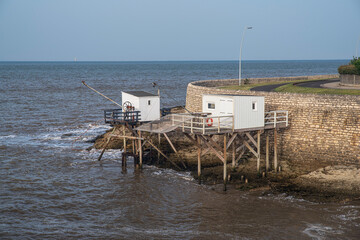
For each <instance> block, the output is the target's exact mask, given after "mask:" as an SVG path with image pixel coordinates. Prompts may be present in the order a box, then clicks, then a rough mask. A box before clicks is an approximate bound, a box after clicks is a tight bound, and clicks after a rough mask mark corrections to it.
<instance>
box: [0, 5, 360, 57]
mask: <svg viewBox="0 0 360 240" xmlns="http://www.w3.org/2000/svg"><path fill="white" fill-rule="evenodd" d="M245 26H253V29H252V30H248V31H247V32H246V35H245V40H244V46H243V59H244V60H298V59H301V60H302V59H304V60H306V59H350V58H352V56H354V55H355V52H356V45H357V41H358V39H359V37H360V0H316V1H315V0H301V1H300V0H296V1H295V0H271V1H270V0H252V1H249V0H247V1H242V0H217V1H215V0H58V1H56V0H0V61H72V60H73V59H74V57H77V59H78V60H79V61H149V60H150V61H151V60H236V59H238V58H239V49H240V41H241V35H242V32H243V29H244V27H245ZM359 51H360V50H359Z"/></svg>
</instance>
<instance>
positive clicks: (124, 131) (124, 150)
mask: <svg viewBox="0 0 360 240" xmlns="http://www.w3.org/2000/svg"><path fill="white" fill-rule="evenodd" d="M123 135H124V136H126V130H125V129H124V130H123ZM123 153H126V138H124V147H123Z"/></svg>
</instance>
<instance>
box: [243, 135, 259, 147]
mask: <svg viewBox="0 0 360 240" xmlns="http://www.w3.org/2000/svg"><path fill="white" fill-rule="evenodd" d="M245 134H246V136H247V137H248V138H249V140H250V141H251V142H252V144H254V146H257V142H256V141H255V139H254V138H253V137H252V136H251V135H250V133H248V132H247V133H245ZM257 136H259V135H257Z"/></svg>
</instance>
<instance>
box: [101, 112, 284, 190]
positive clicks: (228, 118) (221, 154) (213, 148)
mask: <svg viewBox="0 0 360 240" xmlns="http://www.w3.org/2000/svg"><path fill="white" fill-rule="evenodd" d="M104 116H105V122H106V123H110V124H111V125H114V126H117V125H123V126H125V128H126V129H128V130H129V131H128V132H130V135H128V134H126V133H125V131H124V132H123V133H122V134H113V133H112V134H111V135H110V137H114V138H122V139H123V140H124V151H123V158H122V163H123V164H122V165H123V167H124V166H125V167H126V156H134V164H135V165H136V166H137V167H139V168H141V167H142V163H143V161H142V160H143V152H144V151H143V148H144V146H145V145H148V146H149V147H151V148H153V149H155V150H156V151H157V152H158V154H159V155H161V156H163V157H164V158H165V159H166V160H167V161H169V162H170V163H171V164H172V165H173V166H174V167H175V168H177V169H178V170H185V169H186V168H187V166H186V164H185V162H184V161H182V160H181V156H180V155H179V153H178V150H177V149H176V147H175V145H174V144H173V141H172V140H171V137H170V134H169V133H172V132H175V134H176V135H177V136H179V135H182V136H184V137H185V138H187V139H188V140H190V141H191V142H192V143H193V144H194V145H195V146H196V147H197V165H198V169H197V174H198V179H199V181H201V162H202V156H204V155H205V154H208V153H212V154H214V155H215V156H216V157H217V158H218V159H219V161H221V163H222V164H223V182H224V190H226V184H227V182H228V173H227V165H228V163H230V161H229V160H230V157H229V156H231V167H235V166H236V164H237V163H238V162H239V160H240V158H241V157H242V156H244V154H246V153H248V152H250V153H251V154H252V155H254V156H255V157H256V159H257V172H258V173H259V174H261V173H260V165H261V161H260V156H261V151H260V149H261V148H260V147H261V146H260V143H261V141H260V139H261V136H262V135H264V133H269V132H270V131H273V133H274V134H273V135H274V141H273V142H274V159H273V164H274V165H273V169H274V170H275V171H277V170H278V168H279V166H278V159H277V131H278V129H280V128H286V127H287V126H288V125H289V121H288V111H270V112H265V113H264V117H263V119H264V124H263V126H259V127H253V128H236V127H235V125H236V124H235V121H236V120H235V115H220V116H214V115H212V114H211V113H205V112H199V113H181V114H169V115H166V116H163V117H162V118H160V119H157V120H154V121H150V122H141V121H140V120H141V119H140V113H139V112H138V111H127V112H121V111H120V112H119V110H105V114H104ZM144 133H147V134H144ZM153 134H155V135H157V137H158V143H155V142H154V141H153V140H152V139H154V138H152V137H151V136H152V135H153ZM265 135H266V151H265V155H266V156H265V170H266V173H267V172H268V171H269V170H270V163H269V134H265ZM215 136H217V137H215ZM161 137H164V138H165V139H166V140H167V142H168V143H169V145H170V147H171V149H172V150H173V151H174V153H175V154H176V155H177V156H178V157H179V159H180V163H181V165H180V166H179V165H178V164H177V163H176V162H174V161H172V159H171V158H169V157H168V156H167V155H166V154H165V153H164V152H163V151H161V150H160V146H159V144H160V140H161ZM215 138H216V139H215ZM221 138H222V139H223V140H221V142H222V143H221V144H219V139H221ZM128 140H130V141H132V146H133V147H132V148H133V149H132V151H131V153H130V151H127V148H126V142H127V141H128ZM109 141H110V140H109ZM105 148H106V145H105ZM105 148H104V150H103V151H105ZM101 156H102V154H101ZM101 156H100V157H99V160H100V159H101Z"/></svg>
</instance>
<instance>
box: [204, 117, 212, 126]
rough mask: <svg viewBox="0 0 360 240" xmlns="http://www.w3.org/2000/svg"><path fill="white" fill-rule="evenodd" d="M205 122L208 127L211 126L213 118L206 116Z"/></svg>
mask: <svg viewBox="0 0 360 240" xmlns="http://www.w3.org/2000/svg"><path fill="white" fill-rule="evenodd" d="M206 123H207V125H208V126H209V127H211V126H212V125H213V123H214V120H213V119H212V118H208V119H206Z"/></svg>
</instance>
